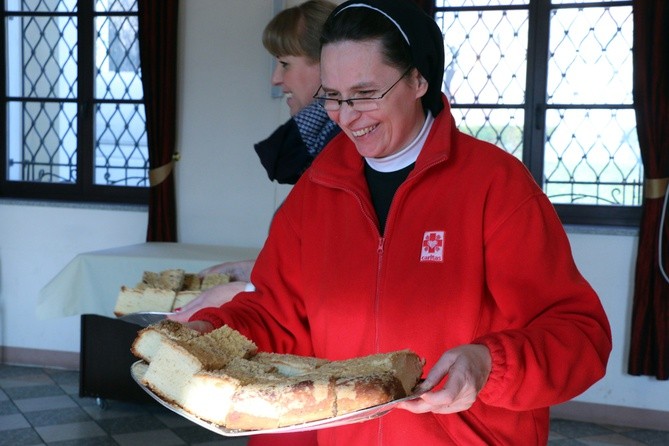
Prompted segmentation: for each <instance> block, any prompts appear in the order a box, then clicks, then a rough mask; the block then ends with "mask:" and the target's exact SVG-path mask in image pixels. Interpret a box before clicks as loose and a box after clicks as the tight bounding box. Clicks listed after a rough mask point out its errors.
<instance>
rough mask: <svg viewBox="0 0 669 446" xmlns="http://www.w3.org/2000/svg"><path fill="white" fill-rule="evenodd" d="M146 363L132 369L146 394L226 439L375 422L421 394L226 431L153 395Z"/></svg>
mask: <svg viewBox="0 0 669 446" xmlns="http://www.w3.org/2000/svg"><path fill="white" fill-rule="evenodd" d="M145 365H146V363H144V361H141V360H140V361H137V362H135V363H134V364H133V365H132V366H131V367H130V374H131V375H132V378H133V379H134V380H135V382H136V383H137V384H138V385H139V386H140V387H141V388H142V389H144V391H145V392H146V393H148V394H149V395H151V397H152V398H153V399H154V400H156V401H158V402H159V403H160V404H162V405H163V406H165V407H166V408H168V409H169V410H171V411H172V412H175V413H177V414H179V415H181V416H182V417H184V418H186V419H188V420H190V421H192V422H193V423H195V424H197V425H199V426H202V427H204V428H206V429H209V430H210V431H212V432H215V433H217V434H220V435H224V436H226V437H243V436H244V437H245V436H248V435H257V434H279V433H288V432H304V431H311V430H315V429H325V428H328V427H336V426H344V425H347V424H354V423H362V422H364V421H368V420H373V419H374V418H379V417H382V416H383V415H385V414H387V413H388V412H390V411H391V410H393V409H394V408H395V406H397V405H398V404H399V403H401V402H402V401H408V400H412V399H416V398H418V397H420V394H414V395H410V396H407V397H405V398H401V399H397V400H394V401H391V402H389V403H385V404H380V405H378V406H373V407H368V408H367V409H361V410H358V411H355V412H351V413H347V414H345V415H339V416H336V417H331V418H325V419H322V420H315V421H309V422H306V423H301V424H294V425H291V426H285V427H278V428H274V429H260V430H238V429H226V428H225V427H222V426H218V425H216V424H214V423H210V422H209V421H205V420H203V419H201V418H198V417H196V416H195V415H193V414H191V413H189V412H186V411H185V410H183V409H182V408H180V407H179V406H176V405H174V404H170V403H169V402H167V401H164V400H163V399H162V398H160V397H159V396H158V395H156V394H155V393H153V391H152V390H151V389H149V388H148V387H146V386H145V385H144V384H142V382H141V371H140V370H139V368H140V367H142V366H145Z"/></svg>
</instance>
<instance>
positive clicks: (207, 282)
mask: <svg viewBox="0 0 669 446" xmlns="http://www.w3.org/2000/svg"><path fill="white" fill-rule="evenodd" d="M229 282H230V276H229V275H227V274H223V273H213V274H207V275H206V276H204V278H203V279H202V283H201V284H200V289H201V290H202V291H204V290H208V289H209V288H213V287H215V286H218V285H225V284H226V283H229Z"/></svg>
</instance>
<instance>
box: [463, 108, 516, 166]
mask: <svg viewBox="0 0 669 446" xmlns="http://www.w3.org/2000/svg"><path fill="white" fill-rule="evenodd" d="M451 112H452V114H453V118H454V119H455V123H456V125H457V126H458V128H459V129H460V130H461V131H462V132H464V133H467V134H469V135H472V136H474V137H475V138H478V139H482V140H484V141H488V142H490V143H493V144H495V145H496V146H498V147H501V148H503V149H504V150H506V151H507V152H509V153H510V154H512V155H514V156H515V157H516V158H518V159H519V160H522V158H523V121H524V120H525V112H524V110H523V109H522V108H515V109H514V108H500V109H492V110H491V109H481V108H452V109H451Z"/></svg>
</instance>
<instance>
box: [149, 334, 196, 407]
mask: <svg viewBox="0 0 669 446" xmlns="http://www.w3.org/2000/svg"><path fill="white" fill-rule="evenodd" d="M201 370H202V362H201V361H200V359H199V358H198V357H197V356H196V355H194V354H192V353H191V352H190V351H189V350H187V349H186V348H185V347H184V343H181V342H179V341H175V340H172V339H167V338H163V339H161V340H160V346H159V347H158V350H157V351H156V352H155V353H154V354H153V355H152V359H151V362H150V363H149V367H148V369H147V370H146V373H145V374H144V377H143V378H142V381H141V382H142V384H144V385H145V386H147V387H148V388H149V389H151V390H152V391H153V392H154V393H155V394H156V395H158V396H160V398H162V399H163V400H165V401H167V402H169V403H171V404H177V405H179V402H180V401H182V400H183V399H184V397H185V395H186V393H187V392H188V388H187V384H188V382H189V381H190V379H191V377H192V376H193V375H195V374H196V373H198V372H200V371H201Z"/></svg>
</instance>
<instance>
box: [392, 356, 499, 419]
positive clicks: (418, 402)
mask: <svg viewBox="0 0 669 446" xmlns="http://www.w3.org/2000/svg"><path fill="white" fill-rule="evenodd" d="M491 368H492V358H491V357H490V352H489V351H488V348H487V347H485V346H483V345H477V344H469V345H461V346H459V347H456V348H454V349H451V350H449V351H447V352H446V353H444V354H443V355H442V356H441V358H439V361H437V363H436V364H435V365H434V367H432V369H431V370H430V371H429V372H428V374H427V377H426V378H425V381H423V382H422V383H421V384H420V385H419V386H418V388H417V389H416V392H425V393H423V394H422V395H421V396H420V398H417V399H415V400H411V401H404V402H402V403H400V404H399V405H398V407H399V408H401V409H405V410H408V411H410V412H414V413H425V412H434V413H440V414H446V413H455V412H460V411H463V410H467V409H469V408H470V407H471V406H472V404H474V401H476V397H477V395H478V394H479V392H480V391H481V389H482V388H483V386H484V385H485V383H486V381H488V376H489V375H490V370H491ZM447 375H448V376H447ZM444 378H446V384H445V385H444V387H443V388H442V389H440V390H436V391H429V390H430V389H432V388H433V387H434V386H436V385H437V384H439V382H441V381H442V380H443V379H444Z"/></svg>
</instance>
